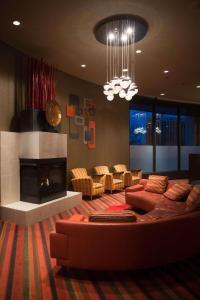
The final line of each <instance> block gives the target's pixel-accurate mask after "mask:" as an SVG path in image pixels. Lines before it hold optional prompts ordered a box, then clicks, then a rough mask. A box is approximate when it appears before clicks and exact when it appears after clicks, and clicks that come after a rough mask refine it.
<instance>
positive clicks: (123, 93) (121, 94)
mask: <svg viewBox="0 0 200 300" xmlns="http://www.w3.org/2000/svg"><path fill="white" fill-rule="evenodd" d="M125 96H126V92H125V90H123V89H121V91H120V92H119V97H120V98H125Z"/></svg>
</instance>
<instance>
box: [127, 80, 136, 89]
mask: <svg viewBox="0 0 200 300" xmlns="http://www.w3.org/2000/svg"><path fill="white" fill-rule="evenodd" d="M136 87H137V86H136V83H135V82H132V83H131V84H130V86H129V89H134V88H136Z"/></svg>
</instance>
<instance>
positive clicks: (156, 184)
mask: <svg viewBox="0 0 200 300" xmlns="http://www.w3.org/2000/svg"><path fill="white" fill-rule="evenodd" d="M167 183H168V177H167V176H159V175H149V180H148V181H147V183H146V185H145V188H144V189H145V191H147V192H151V193H156V194H163V193H164V192H165V191H166V188H167Z"/></svg>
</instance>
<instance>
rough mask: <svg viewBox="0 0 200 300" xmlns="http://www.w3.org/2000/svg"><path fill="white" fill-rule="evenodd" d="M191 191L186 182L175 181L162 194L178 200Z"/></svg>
mask: <svg viewBox="0 0 200 300" xmlns="http://www.w3.org/2000/svg"><path fill="white" fill-rule="evenodd" d="M190 191H191V185H190V184H188V183H185V184H184V183H182V184H179V183H175V184H174V185H173V186H172V187H171V188H169V189H168V190H167V191H166V192H165V193H164V196H165V197H167V198H168V199H170V200H173V201H179V200H182V199H183V198H185V197H186V196H187V195H188V194H189V192H190Z"/></svg>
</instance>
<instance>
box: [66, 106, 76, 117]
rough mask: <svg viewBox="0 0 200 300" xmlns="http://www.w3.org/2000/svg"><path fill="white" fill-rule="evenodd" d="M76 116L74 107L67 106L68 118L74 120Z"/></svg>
mask: <svg viewBox="0 0 200 300" xmlns="http://www.w3.org/2000/svg"><path fill="white" fill-rule="evenodd" d="M74 115H75V111H74V106H73V105H67V109H66V116H67V117H68V118H73V117H74Z"/></svg>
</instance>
